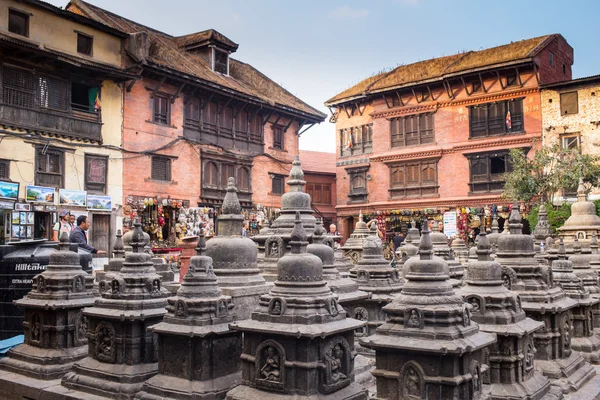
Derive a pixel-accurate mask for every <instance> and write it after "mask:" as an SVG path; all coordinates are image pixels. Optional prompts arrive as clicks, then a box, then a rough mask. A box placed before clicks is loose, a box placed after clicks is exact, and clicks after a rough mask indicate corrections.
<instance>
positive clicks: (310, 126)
mask: <svg viewBox="0 0 600 400" xmlns="http://www.w3.org/2000/svg"><path fill="white" fill-rule="evenodd" d="M313 126H315V123H314V122H313V123H312V124H310V125H309V126H307V127H306V129H303V130H302V132H298V136H300V135H302V134H303V133H304V132H306V131H307V130H309V129H310V128H312V127H313Z"/></svg>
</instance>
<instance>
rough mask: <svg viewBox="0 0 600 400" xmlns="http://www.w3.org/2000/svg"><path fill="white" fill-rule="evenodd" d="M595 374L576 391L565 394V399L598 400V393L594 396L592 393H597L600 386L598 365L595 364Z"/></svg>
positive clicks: (599, 396) (599, 366) (599, 368)
mask: <svg viewBox="0 0 600 400" xmlns="http://www.w3.org/2000/svg"><path fill="white" fill-rule="evenodd" d="M594 368H595V369H596V376H595V377H593V378H592V380H590V381H589V382H588V383H586V384H585V386H583V387H582V388H581V389H579V390H578V391H577V393H573V394H569V395H565V400H600V395H597V396H596V397H594V395H593V394H594V393H598V392H599V391H598V388H599V387H600V365H595V366H594Z"/></svg>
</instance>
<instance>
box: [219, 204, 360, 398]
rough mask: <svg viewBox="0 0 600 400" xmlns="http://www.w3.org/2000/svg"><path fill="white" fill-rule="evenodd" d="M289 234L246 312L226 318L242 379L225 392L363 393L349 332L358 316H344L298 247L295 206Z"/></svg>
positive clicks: (303, 239)
mask: <svg viewBox="0 0 600 400" xmlns="http://www.w3.org/2000/svg"><path fill="white" fill-rule="evenodd" d="M290 239H291V240H290V246H291V251H290V252H289V253H287V254H285V255H284V256H283V257H281V258H280V259H279V261H278V277H277V280H276V281H275V285H274V287H273V288H272V289H271V291H270V293H269V294H267V295H264V296H262V297H261V301H260V305H259V307H258V308H257V309H256V311H255V312H254V313H252V319H249V320H244V321H239V322H236V323H233V324H231V325H230V326H231V328H232V329H235V330H238V331H240V332H243V334H244V346H243V353H242V356H241V360H242V385H240V386H238V387H236V388H235V389H232V390H231V391H229V393H227V399H228V400H255V399H269V400H287V399H290V398H294V399H317V398H318V399H323V400H324V399H335V400H346V399H348V400H350V399H352V400H366V399H367V397H368V395H367V391H366V390H365V389H364V388H362V387H361V386H360V385H358V384H357V383H355V382H354V357H355V354H356V353H355V351H354V331H355V330H356V329H359V328H361V327H362V325H364V322H360V321H357V320H354V319H351V318H347V317H346V312H345V311H344V309H343V308H342V307H341V306H340V305H339V303H338V301H337V296H336V295H335V294H333V293H332V292H331V289H329V287H328V286H327V283H326V282H325V281H324V280H323V266H322V264H321V260H320V259H319V257H317V256H314V255H312V254H308V253H307V252H306V246H307V245H308V242H307V235H306V233H305V232H304V229H303V227H302V220H301V217H300V213H297V214H296V220H295V227H294V229H293V231H292V232H291V235H290Z"/></svg>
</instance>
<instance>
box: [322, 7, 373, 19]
mask: <svg viewBox="0 0 600 400" xmlns="http://www.w3.org/2000/svg"><path fill="white" fill-rule="evenodd" d="M328 15H329V18H333V19H337V20H339V21H349V20H356V19H361V18H366V17H367V16H368V15H369V10H364V9H355V8H352V7H350V6H349V5H347V4H346V5H343V6H341V7H338V8H336V9H333V10H331V11H329V13H328Z"/></svg>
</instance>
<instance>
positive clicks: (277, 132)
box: [273, 126, 283, 150]
mask: <svg viewBox="0 0 600 400" xmlns="http://www.w3.org/2000/svg"><path fill="white" fill-rule="evenodd" d="M273 148H274V149H278V150H283V128H282V127H281V126H274V127H273Z"/></svg>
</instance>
